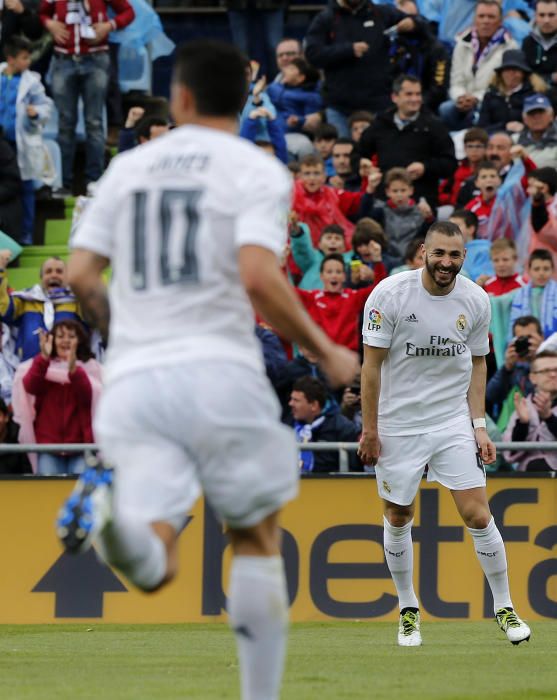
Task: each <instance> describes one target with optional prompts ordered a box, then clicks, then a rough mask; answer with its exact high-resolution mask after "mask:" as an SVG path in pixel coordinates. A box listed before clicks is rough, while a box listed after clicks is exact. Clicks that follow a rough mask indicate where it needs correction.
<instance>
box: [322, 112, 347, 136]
mask: <svg viewBox="0 0 557 700" xmlns="http://www.w3.org/2000/svg"><path fill="white" fill-rule="evenodd" d="M325 114H326V116H327V123H328V124H332V125H333V126H335V127H336V129H337V131H338V136H339V138H341V139H345V138H346V139H349V138H350V127H349V126H348V116H347V115H346V114H344V113H343V112H339V111H338V109H335V108H334V107H327V109H326V110H325Z"/></svg>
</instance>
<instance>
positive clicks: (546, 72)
mask: <svg viewBox="0 0 557 700" xmlns="http://www.w3.org/2000/svg"><path fill="white" fill-rule="evenodd" d="M522 50H523V51H524V54H525V56H526V61H527V62H528V65H529V66H530V68H531V69H532V71H535V72H536V73H538V74H539V75H540V76H541V77H542V78H543V79H544V80H545V82H546V83H547V84H548V85H550V86H552V87H555V86H556V85H557V0H537V2H536V14H535V18H534V26H533V27H532V31H531V32H530V35H529V36H527V37H526V38H525V39H524V41H523V42H522Z"/></svg>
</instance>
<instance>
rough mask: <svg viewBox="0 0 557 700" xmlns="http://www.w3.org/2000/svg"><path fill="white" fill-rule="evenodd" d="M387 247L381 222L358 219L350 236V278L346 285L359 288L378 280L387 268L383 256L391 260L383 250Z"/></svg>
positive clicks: (385, 272) (382, 276)
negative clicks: (351, 251)
mask: <svg viewBox="0 0 557 700" xmlns="http://www.w3.org/2000/svg"><path fill="white" fill-rule="evenodd" d="M387 249H388V246H387V239H386V237H385V233H384V232H383V227H382V226H381V224H378V223H377V221H374V220H373V219H370V218H368V217H365V218H363V219H360V220H359V221H358V223H357V224H356V228H355V229H354V235H353V236H352V250H353V253H352V255H351V257H350V258H349V265H350V279H349V281H348V284H347V286H348V287H350V288H351V289H361V288H362V287H369V285H370V284H372V283H373V282H375V283H377V282H380V281H381V279H383V278H384V277H385V276H386V274H387V271H388V270H389V265H388V263H387V261H386V260H385V257H386V258H387V259H388V260H389V261H392V258H389V256H388V254H385V252H384V251H385V250H387Z"/></svg>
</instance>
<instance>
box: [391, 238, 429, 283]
mask: <svg viewBox="0 0 557 700" xmlns="http://www.w3.org/2000/svg"><path fill="white" fill-rule="evenodd" d="M424 240H425V239H424V238H415V239H414V240H413V241H410V243H409V244H408V245H407V246H406V250H405V252H404V264H403V265H399V266H398V267H395V268H393V269H392V270H391V275H396V274H397V273H399V272H406V271H407V270H419V269H420V268H421V267H423V266H424V263H425V250H424Z"/></svg>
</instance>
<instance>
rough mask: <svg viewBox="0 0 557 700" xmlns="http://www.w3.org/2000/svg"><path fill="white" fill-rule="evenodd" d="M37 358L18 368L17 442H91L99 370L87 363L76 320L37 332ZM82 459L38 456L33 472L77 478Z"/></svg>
mask: <svg viewBox="0 0 557 700" xmlns="http://www.w3.org/2000/svg"><path fill="white" fill-rule="evenodd" d="M39 343H40V353H39V354H38V355H36V356H35V357H34V359H33V360H32V361H29V362H24V363H23V364H22V365H20V367H19V369H18V372H17V375H16V379H15V381H14V412H15V416H16V419H17V421H18V422H19V424H20V426H21V432H20V439H21V440H22V441H29V442H30V443H33V442H36V443H37V444H49V443H50V444H64V443H68V444H71V443H91V442H94V439H93V427H92V415H93V405H94V402H95V400H96V398H98V395H99V392H100V385H101V368H100V365H99V364H98V362H97V361H96V360H93V359H92V354H91V351H90V339H89V336H88V334H87V333H86V331H85V329H84V327H83V325H82V324H81V323H79V322H77V321H71V320H65V321H59V322H58V323H56V324H55V325H54V327H53V328H52V332H51V333H49V332H46V331H41V332H40V333H39ZM84 468H85V460H84V458H83V454H75V453H64V452H61V453H50V452H43V453H40V454H39V456H38V469H37V471H38V473H39V474H42V475H53V474H79V473H80V472H82V471H83V469H84Z"/></svg>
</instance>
